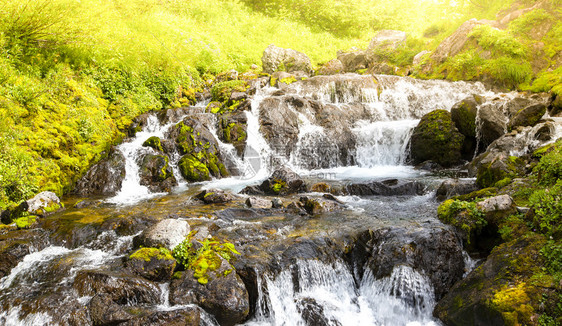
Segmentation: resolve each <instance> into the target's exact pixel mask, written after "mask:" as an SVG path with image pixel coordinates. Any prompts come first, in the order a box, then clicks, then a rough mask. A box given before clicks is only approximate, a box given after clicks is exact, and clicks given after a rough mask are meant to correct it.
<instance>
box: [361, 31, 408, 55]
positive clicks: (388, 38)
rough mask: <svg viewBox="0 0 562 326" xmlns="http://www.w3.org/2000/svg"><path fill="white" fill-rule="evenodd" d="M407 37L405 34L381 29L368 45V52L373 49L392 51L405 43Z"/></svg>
mask: <svg viewBox="0 0 562 326" xmlns="http://www.w3.org/2000/svg"><path fill="white" fill-rule="evenodd" d="M407 38H408V36H407V35H406V33H405V32H402V31H394V30H389V29H383V30H380V31H378V32H377V34H376V35H375V37H373V38H372V39H371V42H370V43H369V48H368V49H369V51H373V50H374V49H377V48H378V49H391V50H394V49H396V48H398V47H399V46H400V45H402V44H404V42H406V39H407Z"/></svg>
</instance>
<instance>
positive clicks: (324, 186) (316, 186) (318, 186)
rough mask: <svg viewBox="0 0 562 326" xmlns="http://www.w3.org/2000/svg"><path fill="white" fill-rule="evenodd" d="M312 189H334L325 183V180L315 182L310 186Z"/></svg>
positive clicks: (314, 190)
mask: <svg viewBox="0 0 562 326" xmlns="http://www.w3.org/2000/svg"><path fill="white" fill-rule="evenodd" d="M310 191H312V192H326V193H329V192H331V191H332V187H331V186H330V185H329V184H327V183H325V182H319V183H315V184H313V185H312V186H311V187H310Z"/></svg>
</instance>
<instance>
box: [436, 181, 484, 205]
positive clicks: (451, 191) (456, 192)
mask: <svg viewBox="0 0 562 326" xmlns="http://www.w3.org/2000/svg"><path fill="white" fill-rule="evenodd" d="M476 190H478V186H477V185H476V182H474V180H463V179H449V180H445V181H443V183H441V185H440V186H439V188H437V193H436V197H437V199H439V200H445V199H448V198H451V197H453V196H460V195H466V194H469V193H471V192H473V191H476Z"/></svg>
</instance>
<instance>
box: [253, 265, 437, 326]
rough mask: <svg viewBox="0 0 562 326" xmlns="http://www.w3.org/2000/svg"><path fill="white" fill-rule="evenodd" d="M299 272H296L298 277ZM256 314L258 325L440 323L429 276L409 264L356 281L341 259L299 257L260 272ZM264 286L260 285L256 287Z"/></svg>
mask: <svg viewBox="0 0 562 326" xmlns="http://www.w3.org/2000/svg"><path fill="white" fill-rule="evenodd" d="M295 274H296V275H295ZM262 277H263V279H264V281H265V284H264V285H265V286H266V288H267V292H264V291H262V290H261V289H260V292H259V298H258V305H257V311H256V316H255V317H254V318H253V319H252V320H250V321H249V322H247V323H246V325H249V326H258V325H303V326H304V325H309V323H310V321H314V322H316V323H317V324H322V325H341V326H346V325H350V326H352V325H353V326H355V325H439V322H438V321H436V320H435V319H434V318H433V317H432V315H431V313H432V310H433V307H434V305H435V300H434V298H433V288H432V287H431V285H430V283H429V280H428V279H427V278H426V277H424V276H423V275H422V274H420V273H418V272H416V271H415V270H413V269H412V268H411V267H408V266H396V267H395V269H394V271H393V273H392V275H391V276H389V277H386V278H383V279H379V280H375V279H374V278H373V276H372V273H371V272H370V270H368V269H367V272H365V275H363V278H362V280H361V282H360V284H356V283H355V280H354V278H353V275H352V272H351V271H350V270H349V268H348V267H347V265H346V264H345V263H343V262H341V261H336V262H334V263H333V264H327V263H323V262H320V261H315V260H299V261H297V262H296V263H295V264H294V265H293V266H291V267H290V268H287V269H285V270H283V271H282V272H280V273H279V274H278V275H277V276H276V277H269V276H268V275H263V276H262ZM261 286H262V284H261V283H259V284H258V287H261Z"/></svg>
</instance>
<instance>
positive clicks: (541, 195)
mask: <svg viewBox="0 0 562 326" xmlns="http://www.w3.org/2000/svg"><path fill="white" fill-rule="evenodd" d="M529 202H530V204H531V208H533V211H534V213H535V216H534V219H533V220H534V225H535V227H536V228H537V229H538V230H539V231H540V232H541V233H543V234H545V235H547V236H551V237H554V238H555V239H561V238H562V224H561V222H562V180H559V181H558V182H557V183H556V184H555V185H554V186H552V187H548V188H545V189H540V190H537V191H535V192H534V193H533V194H532V195H531V197H530V198H529Z"/></svg>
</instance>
